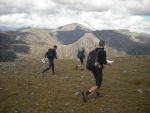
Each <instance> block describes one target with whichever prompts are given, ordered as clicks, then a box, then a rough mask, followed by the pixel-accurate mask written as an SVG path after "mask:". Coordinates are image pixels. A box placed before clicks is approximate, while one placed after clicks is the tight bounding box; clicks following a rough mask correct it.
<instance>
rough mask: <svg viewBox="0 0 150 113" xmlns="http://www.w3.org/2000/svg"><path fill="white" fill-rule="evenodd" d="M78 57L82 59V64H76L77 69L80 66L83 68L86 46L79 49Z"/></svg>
mask: <svg viewBox="0 0 150 113" xmlns="http://www.w3.org/2000/svg"><path fill="white" fill-rule="evenodd" d="M77 57H78V59H79V60H80V63H81V64H80V65H76V70H77V69H78V67H81V70H83V62H84V59H85V49H84V47H83V48H82V49H81V50H79V49H78V54H77Z"/></svg>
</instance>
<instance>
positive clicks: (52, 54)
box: [42, 45, 57, 75]
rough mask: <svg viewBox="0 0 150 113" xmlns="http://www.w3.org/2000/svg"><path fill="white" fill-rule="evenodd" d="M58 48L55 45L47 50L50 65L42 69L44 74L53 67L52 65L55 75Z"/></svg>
mask: <svg viewBox="0 0 150 113" xmlns="http://www.w3.org/2000/svg"><path fill="white" fill-rule="evenodd" d="M56 49H57V46H56V45H54V47H53V49H52V48H50V49H48V51H47V52H46V54H45V58H48V61H49V67H48V68H46V69H44V70H43V71H42V73H43V75H44V72H46V71H48V70H49V69H51V67H52V74H53V75H55V71H54V59H57V53H56Z"/></svg>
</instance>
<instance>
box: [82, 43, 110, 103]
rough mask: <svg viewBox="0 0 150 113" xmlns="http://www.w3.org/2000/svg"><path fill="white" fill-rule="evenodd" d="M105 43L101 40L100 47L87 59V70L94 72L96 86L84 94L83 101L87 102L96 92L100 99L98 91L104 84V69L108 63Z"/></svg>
mask: <svg viewBox="0 0 150 113" xmlns="http://www.w3.org/2000/svg"><path fill="white" fill-rule="evenodd" d="M104 46H105V41H103V40H100V42H99V45H98V47H97V48H96V49H95V50H93V51H91V52H90V53H89V55H88V58H87V64H86V66H87V69H88V70H90V71H92V73H93V75H94V78H95V82H96V83H95V85H93V86H92V87H90V88H89V89H88V90H87V91H83V92H82V96H83V101H84V102H86V101H87V97H88V95H89V94H90V93H92V92H96V95H97V96H98V97H99V96H100V92H99V91H97V90H98V89H99V88H100V86H101V83H102V70H103V69H104V64H110V63H107V60H106V51H105V50H104Z"/></svg>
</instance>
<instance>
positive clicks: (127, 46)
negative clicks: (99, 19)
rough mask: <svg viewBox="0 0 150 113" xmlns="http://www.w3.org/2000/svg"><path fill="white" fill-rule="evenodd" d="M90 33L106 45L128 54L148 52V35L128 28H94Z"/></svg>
mask: <svg viewBox="0 0 150 113" xmlns="http://www.w3.org/2000/svg"><path fill="white" fill-rule="evenodd" d="M92 33H93V34H94V35H95V36H96V37H97V38H99V39H102V40H105V41H106V43H107V45H108V46H110V47H112V48H114V49H117V50H118V51H124V52H125V53H127V54H128V55H144V54H147V55H149V54H150V49H149V48H150V35H147V34H140V33H134V32H130V31H128V30H102V31H99V30H96V31H93V32H92Z"/></svg>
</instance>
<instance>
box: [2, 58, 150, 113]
mask: <svg viewBox="0 0 150 113" xmlns="http://www.w3.org/2000/svg"><path fill="white" fill-rule="evenodd" d="M149 62H150V56H142V57H128V58H116V59H115V63H114V64H113V65H112V66H107V67H106V68H105V69H104V76H103V84H102V87H101V93H102V94H103V97H101V98H96V96H95V94H91V95H90V96H89V99H88V102H87V103H83V101H82V97H81V91H82V90H85V89H87V88H88V87H90V86H91V85H92V84H94V78H93V75H92V74H91V72H89V71H87V70H86V71H80V70H78V71H75V70H74V67H75V65H76V61H71V60H70V61H69V60H68V61H57V62H56V66H57V67H56V72H57V75H56V76H52V75H51V72H50V71H49V72H47V73H46V74H45V76H44V77H42V74H41V73H40V72H41V70H42V69H43V68H44V67H45V66H44V65H43V64H41V63H38V62H35V61H34V62H33V63H28V62H24V61H21V62H19V61H17V62H15V63H14V62H11V63H0V67H1V68H0V113H13V112H14V111H15V110H16V111H19V113H150V107H149V106H150V103H149V100H150V93H147V94H141V93H139V92H137V89H140V88H141V89H146V88H150V63H149ZM14 64H16V65H14ZM6 69H9V70H8V71H6ZM78 91H79V92H80V93H79V95H78V96H76V95H75V93H76V92H78Z"/></svg>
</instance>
